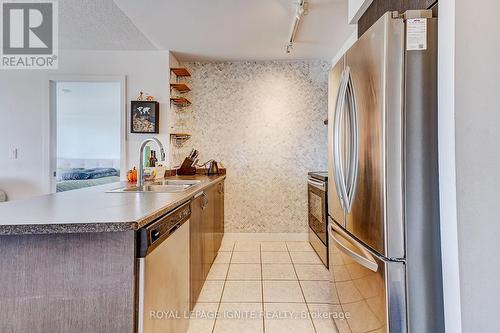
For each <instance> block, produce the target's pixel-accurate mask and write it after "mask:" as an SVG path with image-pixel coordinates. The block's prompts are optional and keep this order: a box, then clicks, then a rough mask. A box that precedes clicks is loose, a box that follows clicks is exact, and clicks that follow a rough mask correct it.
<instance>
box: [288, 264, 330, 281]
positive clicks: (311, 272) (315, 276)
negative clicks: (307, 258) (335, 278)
mask: <svg viewBox="0 0 500 333" xmlns="http://www.w3.org/2000/svg"><path fill="white" fill-rule="evenodd" d="M294 266H295V270H296V271H297V276H298V277H299V280H312V281H318V280H322V281H328V280H330V272H329V271H328V269H327V268H326V267H325V266H323V265H310V264H294Z"/></svg>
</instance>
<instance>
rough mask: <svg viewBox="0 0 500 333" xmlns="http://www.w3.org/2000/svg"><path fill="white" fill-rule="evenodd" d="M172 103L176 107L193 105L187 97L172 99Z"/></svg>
mask: <svg viewBox="0 0 500 333" xmlns="http://www.w3.org/2000/svg"><path fill="white" fill-rule="evenodd" d="M170 103H173V104H174V105H176V106H188V105H191V102H190V101H189V100H188V99H187V98H185V97H175V96H172V97H170Z"/></svg>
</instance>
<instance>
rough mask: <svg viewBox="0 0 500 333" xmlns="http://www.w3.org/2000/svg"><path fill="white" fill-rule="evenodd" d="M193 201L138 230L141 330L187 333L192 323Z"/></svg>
mask: <svg viewBox="0 0 500 333" xmlns="http://www.w3.org/2000/svg"><path fill="white" fill-rule="evenodd" d="M190 217H191V205H190V202H187V203H185V204H183V205H182V206H180V207H178V208H177V209H175V210H173V211H171V212H169V213H167V214H165V215H164V216H161V217H159V218H158V219H157V220H155V221H153V222H152V223H150V224H149V225H147V226H146V227H144V228H141V229H139V230H138V233H137V265H138V279H137V281H138V282H137V284H138V285H137V291H138V292H137V295H138V299H137V332H139V333H160V332H161V333H170V332H171V333H183V332H187V330H188V326H189V219H190Z"/></svg>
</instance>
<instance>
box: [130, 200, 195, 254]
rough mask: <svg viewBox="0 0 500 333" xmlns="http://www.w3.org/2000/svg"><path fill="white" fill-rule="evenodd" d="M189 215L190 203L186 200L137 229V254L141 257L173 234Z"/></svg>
mask: <svg viewBox="0 0 500 333" xmlns="http://www.w3.org/2000/svg"><path fill="white" fill-rule="evenodd" d="M190 216H191V204H190V202H187V203H185V204H183V205H181V206H180V207H178V208H176V209H174V210H173V211H171V212H168V213H166V214H165V215H163V216H161V217H159V218H158V219H156V220H155V221H153V222H151V223H150V224H148V225H147V226H145V227H144V228H141V229H139V230H138V234H137V255H138V257H139V258H143V257H145V256H146V254H148V253H151V251H153V250H154V249H155V248H156V247H157V246H158V245H159V244H160V243H161V242H163V241H164V240H165V239H167V238H168V237H169V236H170V235H171V234H173V233H174V232H175V231H176V230H177V229H179V227H180V226H181V225H182V224H183V223H184V222H185V221H187V220H188V219H189V217H190Z"/></svg>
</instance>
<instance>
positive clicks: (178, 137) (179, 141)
mask: <svg viewBox="0 0 500 333" xmlns="http://www.w3.org/2000/svg"><path fill="white" fill-rule="evenodd" d="M190 138H191V134H187V133H171V134H170V141H171V142H172V144H174V146H176V147H182V146H183V145H184V144H185V143H186V141H188V140H189V139H190Z"/></svg>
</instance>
